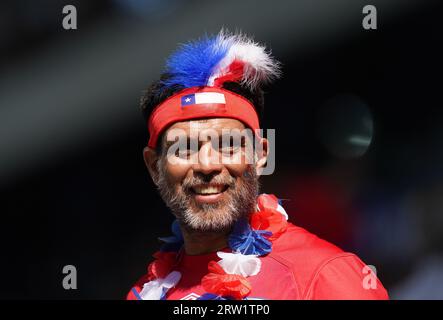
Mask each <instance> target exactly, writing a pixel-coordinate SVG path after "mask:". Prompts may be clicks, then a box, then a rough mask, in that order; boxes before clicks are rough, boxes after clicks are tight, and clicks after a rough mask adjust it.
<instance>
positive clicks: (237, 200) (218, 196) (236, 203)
mask: <svg viewBox="0 0 443 320" xmlns="http://www.w3.org/2000/svg"><path fill="white" fill-rule="evenodd" d="M243 129H245V126H244V125H243V123H242V122H240V121H238V120H235V119H228V118H213V119H204V120H192V121H184V122H177V123H175V124H173V125H172V126H171V127H169V128H168V129H167V130H166V131H165V134H164V135H163V141H161V142H159V143H162V154H161V155H156V156H157V158H156V159H157V160H156V161H155V165H151V166H149V165H148V168H149V167H151V170H150V171H151V175H153V177H155V178H154V181H155V182H156V184H157V186H158V188H159V191H160V194H161V196H162V198H163V200H164V201H165V203H166V204H167V205H168V206H169V207H170V208H171V210H172V212H173V213H174V215H175V216H176V217H177V218H178V219H179V220H180V222H181V223H182V225H183V226H184V227H185V228H187V229H188V230H189V231H192V230H198V231H212V232H214V231H215V232H217V231H220V232H221V231H226V230H228V229H229V228H231V227H232V225H233V223H234V222H235V221H237V220H238V219H239V218H241V217H247V216H248V215H249V214H250V213H251V212H252V211H253V210H254V208H255V198H256V196H257V194H258V189H259V183H258V176H257V173H256V169H257V166H258V165H259V164H258V162H257V161H255V160H257V159H255V160H254V158H257V155H255V157H254V152H253V151H252V152H251V149H250V148H248V147H247V146H248V143H247V141H248V139H249V138H248V137H243V138H240V139H236V138H233V139H229V137H228V139H226V138H227V133H229V134H232V132H234V136H235V133H238V132H240V130H243ZM171 136H174V137H176V139H177V137H180V138H182V139H183V140H181V141H187V143H185V148H183V146H182V148H179V150H176V149H174V150H173V151H171V146H172V145H173V144H174V143H175V145H177V143H176V141H177V140H175V139H174V138H171ZM236 137H237V138H238V137H239V136H238V135H237V136H236ZM180 138H179V139H180ZM168 140H169V141H168ZM264 140H265V139H264ZM191 141H192V142H191ZM227 141H230V142H228V143H226V142H227ZM249 142H250V143H251V144H249V146H252V141H249ZM168 151H169V152H168ZM150 157H151V159H147V158H150ZM152 157H153V155H152V151H151V152H147V151H146V150H145V160H147V161H146V162H147V164H149V163H151V164H152V163H153V161H152ZM150 160H151V161H150Z"/></svg>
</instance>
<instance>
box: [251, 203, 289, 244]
mask: <svg viewBox="0 0 443 320" xmlns="http://www.w3.org/2000/svg"><path fill="white" fill-rule="evenodd" d="M250 224H251V228H252V229H254V230H267V231H271V232H272V236H270V237H269V240H271V241H272V240H275V239H277V238H278V237H279V236H280V235H281V234H282V233H283V232H285V231H286V228H287V226H288V222H287V221H286V218H285V217H284V216H283V215H282V214H281V213H280V212H279V211H277V210H272V209H267V210H263V211H259V212H255V213H253V214H252V215H251V219H250Z"/></svg>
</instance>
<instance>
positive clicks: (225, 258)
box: [132, 194, 288, 300]
mask: <svg viewBox="0 0 443 320" xmlns="http://www.w3.org/2000/svg"><path fill="white" fill-rule="evenodd" d="M287 219H288V215H287V214H286V212H285V210H284V209H283V207H281V205H280V200H278V199H277V197H275V196H274V195H269V194H261V195H260V196H259V197H258V198H257V211H256V212H254V213H252V214H251V216H250V219H249V223H248V221H247V220H245V219H241V220H239V221H237V222H236V224H235V225H234V228H233V231H232V232H231V234H230V235H229V238H228V244H229V247H230V248H231V250H232V253H227V252H221V251H219V252H217V255H218V257H219V258H221V260H220V261H218V262H215V261H210V262H209V264H208V271H209V273H208V274H207V275H205V276H204V277H203V278H202V280H201V285H202V287H203V289H204V290H205V291H206V292H207V293H205V294H203V295H202V296H201V297H199V298H198V300H227V299H235V300H241V299H244V298H245V297H246V296H247V295H248V294H249V293H250V292H251V289H252V287H251V284H250V283H249V281H248V279H247V277H249V276H253V275H256V274H258V273H259V272H260V268H261V260H260V259H259V258H258V257H261V256H265V255H267V254H269V253H270V252H271V251H272V242H273V241H274V240H276V239H277V238H278V237H279V236H280V235H281V234H282V233H283V232H285V231H286V228H287ZM171 229H172V233H173V236H170V237H164V238H159V239H160V240H162V241H163V242H165V244H164V245H163V246H162V247H161V248H160V251H157V252H156V253H155V254H154V255H153V256H154V258H155V260H154V261H153V262H152V263H150V264H149V266H148V277H147V279H148V282H147V283H145V284H144V285H143V288H142V290H141V291H140V292H137V290H135V288H133V289H132V292H133V293H134V295H135V296H136V297H137V299H139V300H164V299H165V297H166V293H167V291H168V290H169V289H170V288H172V287H174V286H175V285H176V284H177V283H178V282H179V281H180V278H181V274H180V272H178V271H174V270H173V269H174V268H175V267H176V264H177V258H178V251H179V250H180V248H181V247H182V245H183V236H182V234H181V231H180V227H179V224H178V221H177V220H175V221H174V222H173V224H172V227H171Z"/></svg>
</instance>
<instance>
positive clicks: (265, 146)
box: [255, 138, 269, 175]
mask: <svg viewBox="0 0 443 320" xmlns="http://www.w3.org/2000/svg"><path fill="white" fill-rule="evenodd" d="M260 146H261V147H260V148H258V150H256V151H255V152H256V157H257V161H256V162H255V171H256V172H257V175H261V173H262V171H263V168H264V167H265V166H266V161H268V154H269V142H268V139H266V138H261V139H260Z"/></svg>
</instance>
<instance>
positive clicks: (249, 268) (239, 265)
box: [217, 251, 261, 277]
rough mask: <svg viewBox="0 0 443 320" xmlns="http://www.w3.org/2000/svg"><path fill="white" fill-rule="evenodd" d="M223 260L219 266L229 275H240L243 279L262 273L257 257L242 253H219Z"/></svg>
mask: <svg viewBox="0 0 443 320" xmlns="http://www.w3.org/2000/svg"><path fill="white" fill-rule="evenodd" d="M217 255H218V256H219V257H220V258H221V259H222V260H220V261H219V262H218V264H219V265H220V266H221V267H222V268H223V270H225V272H226V273H229V274H240V275H242V276H243V277H249V276H255V275H256V274H257V273H259V272H260V268H261V261H260V259H259V258H257V256H256V255H253V254H250V255H244V254H241V253H239V252H238V253H227V252H221V251H219V252H217Z"/></svg>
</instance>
